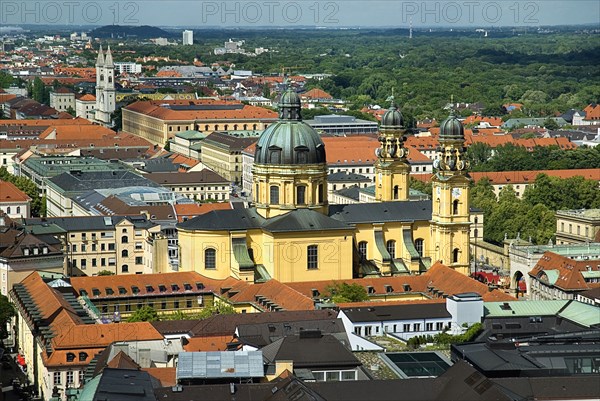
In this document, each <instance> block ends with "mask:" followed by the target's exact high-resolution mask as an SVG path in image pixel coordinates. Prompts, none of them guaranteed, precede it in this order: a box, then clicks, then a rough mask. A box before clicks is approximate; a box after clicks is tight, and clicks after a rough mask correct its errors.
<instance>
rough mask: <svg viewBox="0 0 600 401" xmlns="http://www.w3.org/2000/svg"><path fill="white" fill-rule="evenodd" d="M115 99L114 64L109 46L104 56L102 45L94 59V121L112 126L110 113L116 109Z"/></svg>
mask: <svg viewBox="0 0 600 401" xmlns="http://www.w3.org/2000/svg"><path fill="white" fill-rule="evenodd" d="M115 103H116V101H115V64H114V62H113V58H112V54H111V52H110V46H109V47H108V50H107V51H106V56H105V55H104V54H103V53H102V46H100V50H99V51H98V59H97V60H96V114H95V122H97V123H98V124H102V125H104V126H106V127H112V126H113V121H112V116H111V115H112V113H114V111H115V109H116V104H115Z"/></svg>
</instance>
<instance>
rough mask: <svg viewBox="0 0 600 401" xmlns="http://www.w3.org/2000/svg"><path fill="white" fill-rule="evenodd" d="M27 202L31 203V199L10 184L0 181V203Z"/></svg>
mask: <svg viewBox="0 0 600 401" xmlns="http://www.w3.org/2000/svg"><path fill="white" fill-rule="evenodd" d="M29 201H31V198H30V197H29V196H28V195H27V194H26V193H25V192H23V191H21V190H20V189H19V188H17V187H16V186H15V185H14V184H13V183H12V182H8V181H2V180H0V203H5V202H29Z"/></svg>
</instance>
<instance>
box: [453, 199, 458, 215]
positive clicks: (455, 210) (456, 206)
mask: <svg viewBox="0 0 600 401" xmlns="http://www.w3.org/2000/svg"><path fill="white" fill-rule="evenodd" d="M452 214H458V199H456V200H454V202H452Z"/></svg>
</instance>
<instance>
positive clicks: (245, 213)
mask: <svg viewBox="0 0 600 401" xmlns="http://www.w3.org/2000/svg"><path fill="white" fill-rule="evenodd" d="M264 221H265V219H264V217H262V216H261V215H259V214H258V213H257V212H256V209H229V210H213V211H212V212H208V213H205V214H203V215H200V216H197V217H194V218H193V219H189V220H187V221H184V222H183V223H179V224H177V228H182V229H186V230H209V231H212V230H216V231H218V230H247V229H250V228H260V227H261V226H262V225H263V224H264Z"/></svg>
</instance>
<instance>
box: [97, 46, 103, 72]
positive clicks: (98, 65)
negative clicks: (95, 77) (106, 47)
mask: <svg viewBox="0 0 600 401" xmlns="http://www.w3.org/2000/svg"><path fill="white" fill-rule="evenodd" d="M102 66H104V53H103V52H102V45H100V49H99V50H98V58H97V59H96V67H102Z"/></svg>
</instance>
